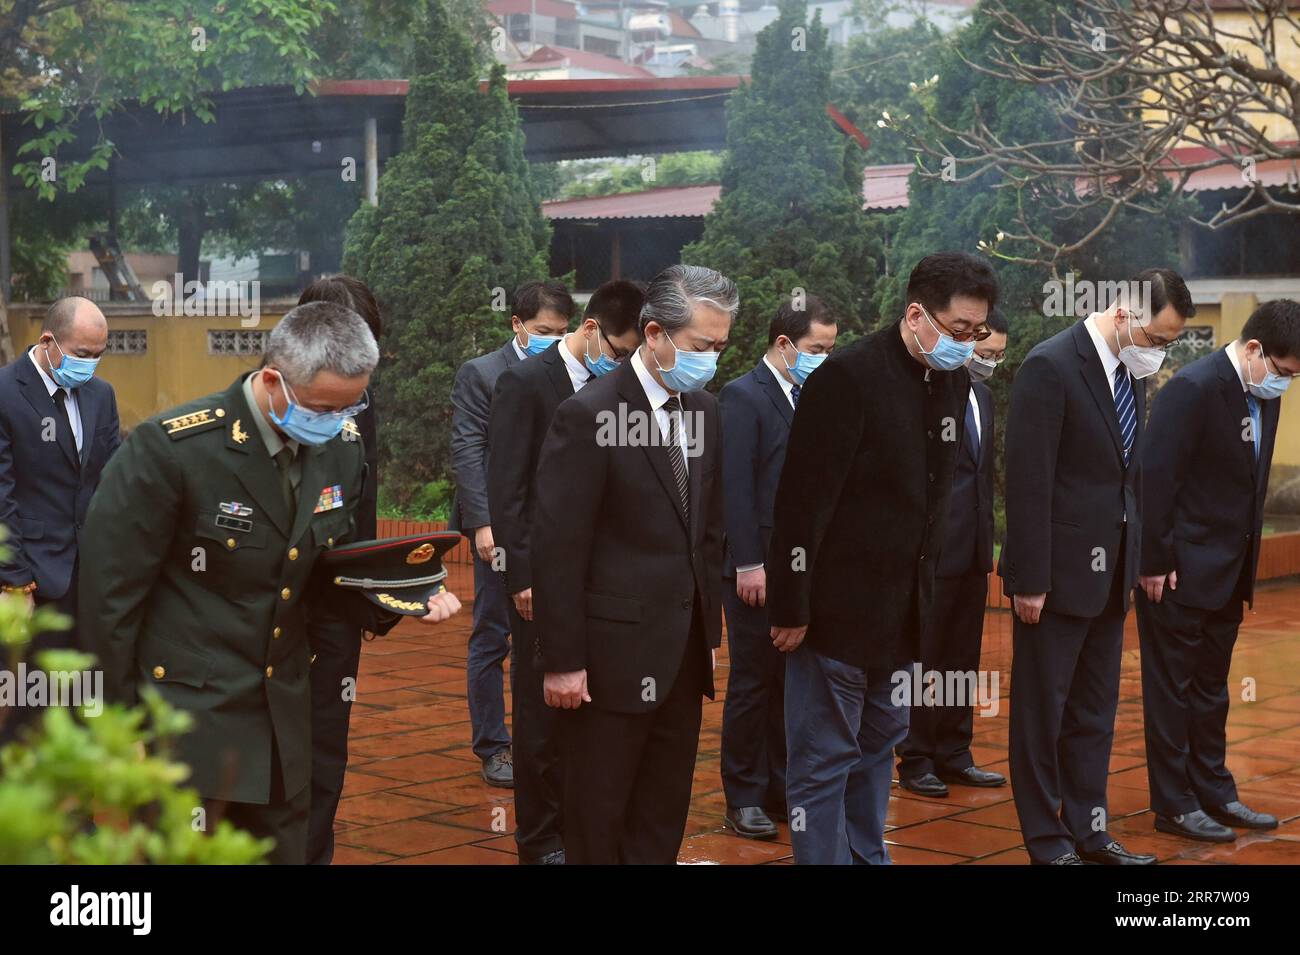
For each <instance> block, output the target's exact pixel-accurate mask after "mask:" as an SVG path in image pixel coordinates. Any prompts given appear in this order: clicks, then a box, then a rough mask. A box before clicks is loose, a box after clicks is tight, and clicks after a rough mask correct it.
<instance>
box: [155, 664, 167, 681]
mask: <svg viewBox="0 0 1300 955" xmlns="http://www.w3.org/2000/svg"><path fill="white" fill-rule="evenodd" d="M166 675H167V671H166V670H165V669H163V668H162V667H154V668H153V678H154V679H155V680H161V679H162V678H163V677H165V676H166Z"/></svg>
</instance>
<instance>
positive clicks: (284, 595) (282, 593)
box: [280, 587, 293, 600]
mask: <svg viewBox="0 0 1300 955" xmlns="http://www.w3.org/2000/svg"><path fill="white" fill-rule="evenodd" d="M292 595H293V591H291V590H290V589H289V588H288V587H285V588H284V590H282V591H280V599H281V600H288V599H289V597H290V596H292Z"/></svg>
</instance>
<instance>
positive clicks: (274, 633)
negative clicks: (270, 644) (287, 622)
mask: <svg viewBox="0 0 1300 955" xmlns="http://www.w3.org/2000/svg"><path fill="white" fill-rule="evenodd" d="M281 632H282V631H281V630H280V628H279V627H276V628H275V629H274V630H272V631H271V639H272V640H279V639H280V633H281Z"/></svg>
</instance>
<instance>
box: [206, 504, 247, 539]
mask: <svg viewBox="0 0 1300 955" xmlns="http://www.w3.org/2000/svg"><path fill="white" fill-rule="evenodd" d="M217 508H218V509H219V510H220V511H221V513H220V514H218V515H217V517H216V520H215V521H214V522H213V523H215V524H216V525H217V526H218V527H223V528H225V529H226V530H228V531H240V532H241V533H244V534H247V533H248V532H249V531H251V530H252V529H253V522H252V521H249V520H245V518H247V517H248V516H249V515H251V514H252V513H253V509H252V508H251V507H249V506H248V505H246V504H240V503H239V502H238V501H222V502H221V503H220V504H218V505H217Z"/></svg>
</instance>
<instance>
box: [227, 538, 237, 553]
mask: <svg viewBox="0 0 1300 955" xmlns="http://www.w3.org/2000/svg"><path fill="white" fill-rule="evenodd" d="M226 549H227V550H234V549H235V539H234V538H233V537H227V538H226Z"/></svg>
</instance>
